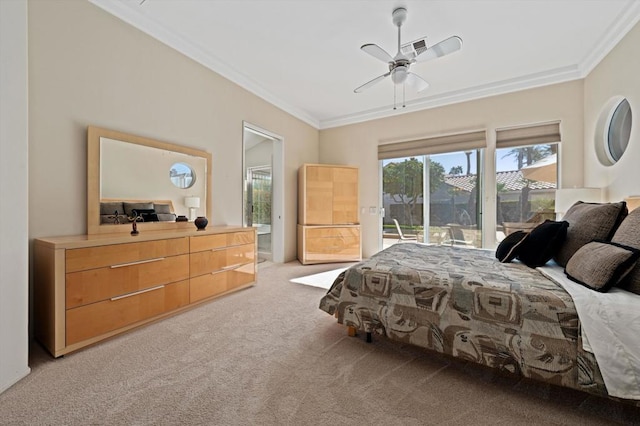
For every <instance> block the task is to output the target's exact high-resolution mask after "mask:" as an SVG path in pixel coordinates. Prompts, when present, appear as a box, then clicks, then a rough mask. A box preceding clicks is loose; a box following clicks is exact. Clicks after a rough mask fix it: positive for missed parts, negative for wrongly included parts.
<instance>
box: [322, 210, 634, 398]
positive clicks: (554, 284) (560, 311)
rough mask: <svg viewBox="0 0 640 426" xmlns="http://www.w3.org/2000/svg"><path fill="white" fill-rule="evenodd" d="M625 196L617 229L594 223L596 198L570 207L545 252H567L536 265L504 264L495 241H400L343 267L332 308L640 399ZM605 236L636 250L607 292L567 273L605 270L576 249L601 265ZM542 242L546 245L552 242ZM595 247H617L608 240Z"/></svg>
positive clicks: (454, 351)
mask: <svg viewBox="0 0 640 426" xmlns="http://www.w3.org/2000/svg"><path fill="white" fill-rule="evenodd" d="M618 204H619V205H618V206H616V207H615V208H611V204H607V205H608V206H609V207H608V208H609V210H611V211H612V212H614V210H616V209H617V210H618V214H617V216H616V214H613V217H612V218H611V225H610V226H609V227H608V228H610V229H604V228H607V227H606V226H605V227H602V228H603V229H598V230H594V229H591V228H592V227H593V224H594V223H595V222H594V221H593V215H589V214H586V215H585V214H584V211H585V210H590V209H593V210H595V209H597V208H600V205H587V204H584V205H582V206H581V208H580V209H578V208H576V210H581V213H583V214H582V215H581V214H577V215H576V214H575V212H574V214H573V217H572V216H571V215H570V212H571V211H570V212H568V213H567V216H568V217H567V216H565V218H566V219H567V220H566V221H563V222H564V225H562V226H558V225H556V224H558V223H561V224H562V223H563V222H553V226H554V227H556V228H557V229H560V228H564V231H563V232H564V236H563V237H562V238H556V239H555V241H554V247H552V248H551V249H550V250H546V252H545V253H544V257H545V259H546V258H547V257H549V254H550V253H551V257H553V258H554V259H555V260H551V259H547V260H551V261H550V262H547V260H545V261H544V262H542V261H541V260H540V259H538V262H537V263H541V262H542V263H541V265H535V263H536V262H534V265H527V264H526V263H524V262H523V261H521V260H519V259H520V256H516V258H515V259H514V258H512V259H508V261H506V260H507V259H502V260H503V261H504V263H503V262H501V261H500V260H499V259H496V252H495V251H489V250H481V249H469V248H463V247H455V246H453V247H450V246H429V245H424V244H416V243H399V244H395V245H393V246H391V247H389V248H387V249H385V250H383V251H381V252H379V253H377V254H375V255H374V256H372V257H371V258H370V259H368V260H364V261H362V262H360V263H358V264H356V265H353V266H352V267H350V268H348V269H347V270H346V271H344V272H343V273H341V274H340V275H339V276H338V278H337V279H336V280H335V282H334V283H333V285H332V287H331V288H330V289H329V291H328V292H327V294H326V295H325V296H324V297H323V298H322V299H321V301H320V309H322V310H324V311H325V312H327V313H329V314H331V315H335V316H336V317H337V319H338V323H340V324H344V325H346V326H348V327H352V328H354V329H356V330H359V331H361V332H365V333H367V334H368V335H374V336H375V335H383V336H386V337H387V338H389V339H391V340H393V341H398V342H403V343H409V344H413V345H417V346H420V347H423V348H426V349H429V350H433V351H436V352H440V353H444V354H447V355H450V356H453V357H456V358H460V359H464V360H469V361H473V362H476V363H479V364H483V365H486V366H489V367H492V368H496V369H498V370H501V371H505V372H508V373H512V374H518V375H522V376H524V377H528V378H531V379H535V380H541V381H544V382H547V383H552V384H556V385H560V386H566V387H569V388H574V389H578V390H582V391H586V392H589V393H592V394H596V395H601V396H609V397H615V398H618V399H623V400H626V401H628V402H631V403H633V404H634V405H639V406H640V344H639V343H638V341H639V340H640V339H638V338H637V336H638V335H639V334H640V313H638V312H640V293H639V294H636V293H634V292H633V291H630V290H635V287H631V288H623V285H629V283H628V280H629V279H630V278H634V279H635V278H637V277H640V269H639V270H636V269H635V268H636V264H637V260H638V256H640V250H637V249H640V242H639V243H638V245H637V248H633V247H631V246H630V245H627V244H628V243H629V241H626V240H625V242H626V243H627V244H619V243H614V242H612V241H614V240H615V238H614V235H617V234H616V233H615V231H616V230H617V229H621V230H625V229H626V231H625V232H632V233H633V232H637V231H636V230H637V229H638V223H640V211H634V212H633V213H632V215H629V218H630V219H631V220H629V224H628V225H627V224H625V226H623V225H621V223H623V221H622V219H624V217H625V216H626V207H625V206H624V203H621V204H620V203H618ZM614 213H615V212H614ZM632 216H633V217H632ZM578 219H579V220H578ZM583 221H586V222H585V223H586V224H584V223H582V222H583ZM547 222H552V221H547ZM547 222H545V223H547ZM548 225H550V224H548ZM590 227H591V228H590ZM629 230H631V231H629ZM563 232H560V235H562V234H563ZM530 234H533V236H532V235H530ZM600 234H606V235H605V238H604V239H603V240H602V242H598V243H597V244H600V245H599V246H598V247H597V248H598V249H601V248H602V247H601V246H602V245H604V246H605V251H606V250H609V249H612V250H617V251H616V253H617V255H620V256H621V253H622V252H624V253H625V256H626V257H625V259H626V260H624V261H623V262H619V263H620V264H621V265H622V264H623V265H622V266H621V267H618V268H613V269H615V271H614V273H612V274H610V275H611V276H613V278H611V277H609V278H607V279H608V281H607V285H608V286H610V287H611V288H606V290H605V291H606V292H605V291H603V289H602V288H600V289H594V288H590V287H589V286H588V284H593V283H589V282H587V283H578V282H576V281H577V279H576V277H574V276H572V275H569V276H570V277H571V279H570V278H569V276H568V275H567V274H565V271H567V272H570V271H573V270H574V269H575V267H574V266H572V265H574V264H577V265H578V266H577V267H578V268H579V269H577V270H576V273H575V274H573V275H576V276H579V275H580V273H581V272H583V273H588V274H589V276H590V277H591V276H597V275H598V273H593V272H589V271H587V270H586V269H585V266H584V264H582V263H576V262H577V261H575V262H574V261H571V259H572V258H573V257H575V258H576V259H579V260H583V261H586V262H587V263H588V265H593V264H594V261H593V260H591V259H589V258H588V256H589V255H590V256H594V254H593V253H591V254H590V252H589V250H587V248H589V247H592V246H593V244H596V243H595V242H593V241H592V240H593V236H594V235H595V236H601V235H600ZM538 236H539V235H538ZM529 237H531V239H533V240H535V238H534V237H535V230H534V231H531V233H527V234H526V235H525V237H524V238H523V240H524V239H526V238H529ZM547 237H548V235H547ZM514 238H515V237H514ZM620 238H621V237H619V238H618V239H620ZM596 239H597V238H596ZM598 241H600V240H598ZM538 243H539V241H538ZM521 245H522V244H521ZM512 246H517V244H512ZM620 247H624V249H623V248H620ZM535 249H536V253H538V254H539V253H541V251H542V252H544V251H545V250H541V249H540V247H539V246H536V247H535ZM567 250H568V251H567ZM509 251H513V250H509ZM592 251H593V250H592ZM583 252H587V255H583ZM603 253H604V255H603ZM585 256H586V257H585ZM595 256H596V257H597V258H598V259H601V258H605V257H607V256H606V253H605V252H604V251H602V250H600V251H599V252H598V251H597V250H596V254H595ZM521 257H522V259H527V256H526V255H524V254H522V253H521ZM567 257H568V259H565V258H567ZM629 259H631V260H629ZM527 260H529V259H527ZM543 260H544V259H543ZM570 261H571V262H570ZM556 262H557V263H556ZM563 263H564V264H563ZM532 266H536V267H532ZM639 268H640V267H639ZM587 269H588V268H587ZM600 269H602V268H599V269H597V270H598V271H599V270H600ZM622 269H624V271H622V272H624V273H619V272H620V271H621V270H622ZM636 274H637V277H636V276H635V275H636ZM590 279H591V278H589V279H587V280H586V281H589V280H590ZM610 281H615V284H616V286H615V287H612V286H611V285H610V284H611V283H610ZM596 284H598V283H596ZM632 285H635V284H633V283H632ZM596 290H598V291H596ZM608 312H615V315H613V314H612V315H608V314H607V313H608ZM605 317H606V318H605ZM603 330H604V331H603ZM369 333H370V334H369ZM589 336H590V337H591V338H589ZM612 348H614V349H612ZM603 352H604V355H603Z"/></svg>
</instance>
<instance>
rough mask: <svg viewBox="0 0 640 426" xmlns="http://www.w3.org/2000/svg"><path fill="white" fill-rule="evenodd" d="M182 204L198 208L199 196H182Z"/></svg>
mask: <svg viewBox="0 0 640 426" xmlns="http://www.w3.org/2000/svg"><path fill="white" fill-rule="evenodd" d="M184 205H185V206H186V207H189V208H195V209H197V208H200V197H184Z"/></svg>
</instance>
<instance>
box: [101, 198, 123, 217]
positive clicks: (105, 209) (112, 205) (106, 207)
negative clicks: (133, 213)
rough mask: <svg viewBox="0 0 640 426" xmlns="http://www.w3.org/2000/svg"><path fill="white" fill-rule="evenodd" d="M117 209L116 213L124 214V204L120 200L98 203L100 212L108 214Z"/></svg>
mask: <svg viewBox="0 0 640 426" xmlns="http://www.w3.org/2000/svg"><path fill="white" fill-rule="evenodd" d="M116 210H117V211H118V214H124V206H123V205H122V202H121V201H120V202H105V203H100V214H101V215H103V214H110V215H113V213H114V212H115V211H116Z"/></svg>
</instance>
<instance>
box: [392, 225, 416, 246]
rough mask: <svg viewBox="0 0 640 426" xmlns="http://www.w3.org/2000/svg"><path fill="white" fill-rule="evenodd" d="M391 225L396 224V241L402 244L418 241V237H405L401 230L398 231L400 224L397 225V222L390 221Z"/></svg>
mask: <svg viewBox="0 0 640 426" xmlns="http://www.w3.org/2000/svg"><path fill="white" fill-rule="evenodd" d="M392 220H393V223H395V224H396V229H397V230H398V237H400V238H398V241H399V242H402V241H418V237H417V236H415V235H414V236H406V235H404V234H403V233H402V229H400V224H399V223H398V221H397V220H396V219H392Z"/></svg>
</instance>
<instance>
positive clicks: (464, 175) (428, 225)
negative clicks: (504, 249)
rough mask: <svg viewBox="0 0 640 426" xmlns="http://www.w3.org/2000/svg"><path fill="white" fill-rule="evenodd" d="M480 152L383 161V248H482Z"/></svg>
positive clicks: (470, 151)
mask: <svg viewBox="0 0 640 426" xmlns="http://www.w3.org/2000/svg"><path fill="white" fill-rule="evenodd" d="M479 153H480V150H467V151H457V152H450V153H443V154H432V155H424V156H413V157H402V158H393V159H385V160H381V161H380V164H381V167H382V192H383V193H382V202H383V207H384V217H383V221H382V222H383V224H382V226H383V232H382V236H383V244H382V247H383V248H385V247H388V246H389V245H391V244H395V243H398V242H402V241H405V240H407V239H412V240H413V239H415V240H416V241H418V242H424V243H429V244H445V245H459V246H467V247H480V246H481V245H482V233H481V223H482V221H481V220H480V217H481V208H480V207H481V205H480V196H479V194H480V193H481V191H480V184H481V182H480V178H479V176H480V174H479V173H478V170H479V168H480V167H479V164H480V162H479Z"/></svg>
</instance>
